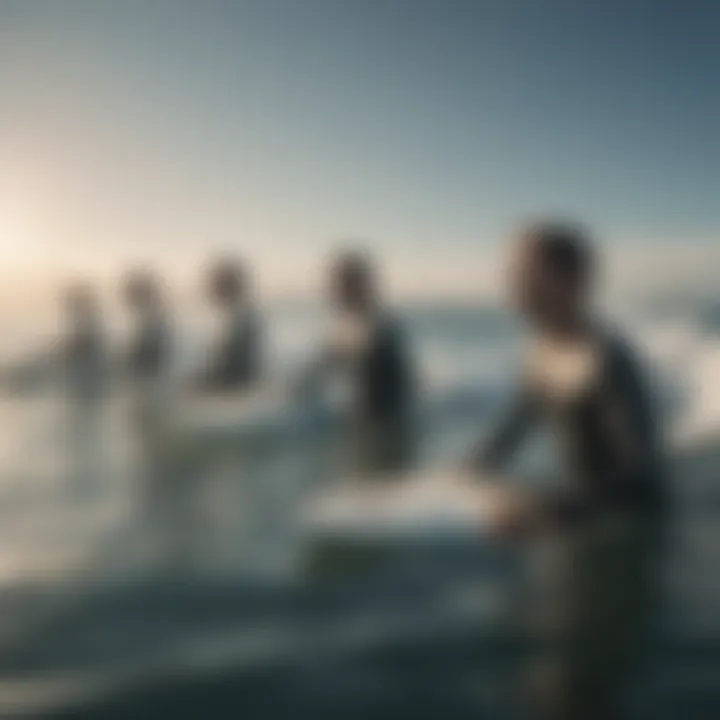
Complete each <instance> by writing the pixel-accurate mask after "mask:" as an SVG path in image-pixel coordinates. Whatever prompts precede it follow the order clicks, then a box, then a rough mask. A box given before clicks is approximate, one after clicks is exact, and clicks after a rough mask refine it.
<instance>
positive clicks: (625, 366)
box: [599, 326, 644, 377]
mask: <svg viewBox="0 0 720 720" xmlns="http://www.w3.org/2000/svg"><path fill="white" fill-rule="evenodd" d="M599 337H600V345H601V348H602V357H603V361H604V362H603V365H604V367H605V370H606V372H608V373H610V374H612V375H619V376H623V375H624V376H626V377H637V376H638V375H639V374H641V373H642V368H643V366H644V362H643V359H642V353H641V349H640V348H639V347H638V346H637V344H636V343H635V342H634V341H633V340H631V339H630V338H629V337H628V335H627V333H625V332H623V331H622V330H620V329H618V328H617V327H614V326H603V327H602V328H601V330H600V334H599Z"/></svg>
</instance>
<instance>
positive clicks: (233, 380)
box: [199, 259, 261, 391]
mask: <svg viewBox="0 0 720 720" xmlns="http://www.w3.org/2000/svg"><path fill="white" fill-rule="evenodd" d="M250 289H251V288H250V281H249V277H248V272H247V269H246V268H245V266H244V265H243V264H242V263H240V262H239V261H236V260H228V259H226V260H221V261H219V262H218V263H216V264H215V266H214V267H213V268H212V269H211V271H210V275H209V282H208V292H209V295H210V299H211V301H212V302H213V303H214V304H215V305H216V306H217V307H218V308H219V310H220V311H221V313H222V314H223V315H224V327H223V328H222V330H221V333H220V338H219V340H218V341H217V344H216V346H215V348H214V349H213V350H212V352H211V356H210V360H209V363H208V365H207V367H206V368H205V369H204V370H203V372H202V373H201V375H200V378H199V385H200V386H201V388H202V389H205V390H213V391H225V390H240V389H246V388H248V387H250V386H252V385H254V384H255V383H256V382H257V381H258V379H259V377H260V371H261V367H260V361H261V348H260V344H261V338H260V323H259V319H258V316H257V312H256V310H255V308H254V307H253V302H252V299H251V297H250Z"/></svg>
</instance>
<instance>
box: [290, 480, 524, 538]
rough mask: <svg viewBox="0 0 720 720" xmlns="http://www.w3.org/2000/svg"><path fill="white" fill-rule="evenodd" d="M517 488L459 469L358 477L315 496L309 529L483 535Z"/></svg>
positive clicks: (349, 534)
mask: <svg viewBox="0 0 720 720" xmlns="http://www.w3.org/2000/svg"><path fill="white" fill-rule="evenodd" d="M517 492H518V490H517V488H515V489H513V488H511V487H508V486H507V485H506V484H504V483H503V482H502V480H500V479H498V478H491V477H489V476H485V477H482V478H480V479H478V478H476V477H474V476H471V475H470V474H468V473H465V472H462V471H457V470H442V469H441V470H425V471H416V472H412V473H408V474H406V475H401V476H389V477H386V478H385V477H378V478H376V477H372V478H363V477H359V478H352V479H350V480H347V481H345V482H342V483H340V484H339V485H337V486H335V487H333V488H331V489H329V490H326V491H324V492H322V493H320V494H319V495H318V496H317V497H315V498H312V499H311V500H310V502H309V503H308V504H307V506H306V507H305V509H304V513H303V527H304V528H305V530H306V532H308V533H309V534H311V535H315V536H318V537H320V536H323V537H336V538H339V537H345V538H348V539H350V538H354V539H358V540H360V539H362V538H366V539H368V540H373V541H378V540H379V539H381V538H383V539H385V540H392V539H393V538H395V539H398V540H400V539H404V538H411V537H419V536H432V535H435V536H440V535H443V534H458V533H461V534H463V533H464V534H467V533H472V534H478V533H480V532H481V531H482V529H483V528H487V527H488V525H489V524H490V522H491V520H492V517H493V513H495V512H496V511H497V510H498V509H499V508H500V507H501V505H502V503H504V502H506V501H507V500H508V499H509V498H510V497H511V496H512V495H513V494H516V493H517Z"/></svg>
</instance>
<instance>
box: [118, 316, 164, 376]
mask: <svg viewBox="0 0 720 720" xmlns="http://www.w3.org/2000/svg"><path fill="white" fill-rule="evenodd" d="M170 350H171V348H170V333H169V332H168V327H167V324H166V323H165V322H164V320H163V319H162V318H159V317H158V318H155V319H153V320H152V321H150V322H147V323H145V324H144V325H143V326H142V327H141V328H140V329H139V331H138V333H137V335H136V337H135V338H134V340H133V342H132V344H131V347H130V353H129V357H128V366H129V367H128V369H129V371H130V374H131V375H132V377H134V378H135V379H139V380H151V379H157V378H159V377H161V376H162V375H164V374H165V373H166V372H167V370H168V365H169V363H170Z"/></svg>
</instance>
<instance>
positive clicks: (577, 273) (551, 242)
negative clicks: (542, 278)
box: [526, 222, 595, 284]
mask: <svg viewBox="0 0 720 720" xmlns="http://www.w3.org/2000/svg"><path fill="white" fill-rule="evenodd" d="M526 236H527V238H528V239H529V240H530V242H531V243H532V244H533V246H534V248H535V252H536V253H537V257H538V258H539V259H540V262H542V263H543V264H545V265H546V266H547V267H548V268H550V269H551V270H552V271H553V272H554V273H557V274H558V275H560V276H561V277H562V278H564V279H567V280H570V281H572V282H575V283H579V284H585V283H588V282H589V281H590V280H591V279H592V276H593V274H594V272H595V258H594V253H593V250H592V245H591V242H590V238H589V236H588V234H587V232H586V231H585V230H583V229H582V228H580V227H579V226H577V225H573V224H570V223H560V222H544V223H538V224H535V225H531V226H530V228H529V229H528V230H527V231H526Z"/></svg>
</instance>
